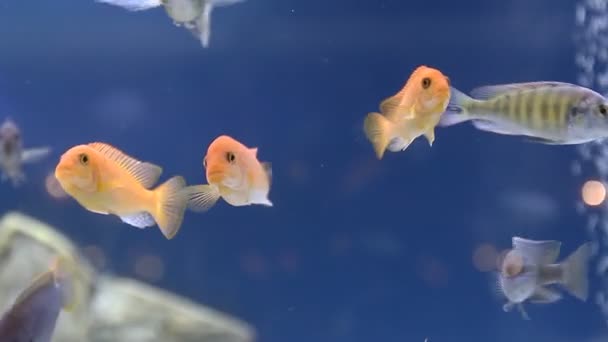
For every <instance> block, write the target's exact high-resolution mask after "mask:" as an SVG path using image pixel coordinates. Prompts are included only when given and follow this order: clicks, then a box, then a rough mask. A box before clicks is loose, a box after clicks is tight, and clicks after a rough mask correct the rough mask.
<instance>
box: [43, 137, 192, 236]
mask: <svg viewBox="0 0 608 342" xmlns="http://www.w3.org/2000/svg"><path fill="white" fill-rule="evenodd" d="M161 173H162V169H161V168H160V167H158V166H156V165H153V164H150V163H145V162H141V161H138V160H136V159H134V158H132V157H130V156H128V155H126V154H124V153H123V152H121V151H119V150H118V149H116V148H114V147H112V146H110V145H107V144H104V143H99V142H95V143H91V144H87V145H78V146H75V147H72V148H71V149H69V150H68V151H67V152H65V153H64V154H63V155H62V156H61V160H60V161H59V164H58V165H57V167H56V169H55V177H56V178H57V180H58V181H59V184H60V185H61V187H62V188H63V190H65V192H67V193H68V194H69V195H70V196H72V197H73V198H74V199H76V201H78V203H80V204H81V205H82V206H83V207H85V208H86V209H87V210H89V211H92V212H95V213H98V214H105V215H108V214H112V215H116V216H119V217H120V219H121V220H122V221H123V222H125V223H128V224H130V225H132V226H135V227H138V228H146V227H151V226H154V225H155V224H157V225H158V226H159V227H160V230H161V232H162V233H163V234H164V235H165V237H166V238H167V239H171V238H173V237H174V236H175V234H177V231H178V230H179V228H180V226H181V224H182V220H183V217H184V212H185V210H186V207H187V205H188V197H187V196H185V194H183V192H182V189H183V188H184V187H185V186H186V183H185V181H184V179H183V178H182V177H181V176H175V177H173V178H171V179H169V180H168V181H167V182H166V183H164V184H162V185H160V186H159V187H157V188H155V189H153V190H150V188H151V187H152V186H153V185H154V184H155V183H156V182H157V181H158V179H159V177H160V174H161Z"/></svg>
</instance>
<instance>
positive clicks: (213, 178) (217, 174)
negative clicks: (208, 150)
mask: <svg viewBox="0 0 608 342" xmlns="http://www.w3.org/2000/svg"><path fill="white" fill-rule="evenodd" d="M223 179H224V172H222V171H219V170H211V171H209V172H207V182H209V184H219V183H221V182H222V180H223Z"/></svg>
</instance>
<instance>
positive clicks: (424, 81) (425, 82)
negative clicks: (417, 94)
mask: <svg viewBox="0 0 608 342" xmlns="http://www.w3.org/2000/svg"><path fill="white" fill-rule="evenodd" d="M430 86H431V79H430V78H429V77H425V78H423V79H422V88H424V89H427V88H428V87H430Z"/></svg>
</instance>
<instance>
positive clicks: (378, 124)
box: [363, 113, 394, 159]
mask: <svg viewBox="0 0 608 342" xmlns="http://www.w3.org/2000/svg"><path fill="white" fill-rule="evenodd" d="M393 126H394V124H393V123H392V122H391V121H389V120H388V119H387V118H386V117H384V116H383V115H382V114H380V113H369V114H367V117H366V118H365V122H364V123H363V130H364V131H365V136H367V139H368V140H369V141H370V142H371V143H372V145H373V146H374V151H376V157H378V159H382V156H383V155H384V151H386V148H387V147H388V144H389V143H390V142H391V140H392V138H393V136H392V135H393V132H392V131H393Z"/></svg>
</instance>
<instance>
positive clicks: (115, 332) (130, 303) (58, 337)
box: [0, 213, 255, 342]
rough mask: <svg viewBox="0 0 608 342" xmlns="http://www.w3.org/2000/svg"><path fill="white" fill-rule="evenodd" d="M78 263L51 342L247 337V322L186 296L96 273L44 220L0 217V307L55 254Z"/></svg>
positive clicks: (250, 334)
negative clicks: (71, 301)
mask: <svg viewBox="0 0 608 342" xmlns="http://www.w3.org/2000/svg"><path fill="white" fill-rule="evenodd" d="M57 255H61V256H64V257H68V258H71V259H72V260H74V261H75V262H76V264H77V267H76V274H75V275H74V279H75V280H76V282H75V286H74V290H75V295H76V296H77V297H76V300H77V306H76V307H75V309H74V311H73V312H70V313H68V312H62V313H61V314H60V316H59V319H58V321H57V328H56V330H55V335H54V339H53V341H54V342H102V341H103V342H110V341H112V342H114V341H129V342H152V341H163V342H174V341H175V342H177V341H179V342H190V341H192V342H194V341H196V342H250V341H253V340H254V338H255V331H254V329H253V328H252V327H251V326H249V325H248V324H246V323H244V322H241V321H239V320H237V319H235V318H232V317H230V316H228V315H226V314H222V313H220V312H218V311H215V310H213V309H211V308H207V307H204V306H202V305H200V304H196V303H194V302H192V301H190V300H188V299H186V298H183V297H180V296H178V295H175V294H172V293H170V292H167V291H165V290H162V289H159V288H155V287H152V286H150V285H146V284H144V283H141V282H139V281H136V280H133V279H128V278H118V277H114V276H110V275H104V274H98V273H97V272H96V271H95V270H94V269H93V267H92V266H91V264H90V262H89V261H88V260H87V259H86V258H85V257H84V256H83V255H82V254H81V253H80V252H79V250H78V248H77V247H76V246H75V245H74V244H73V243H72V242H71V241H70V240H69V239H67V238H66V237H65V236H63V235H62V234H61V233H59V232H58V231H57V230H55V229H54V228H52V227H50V226H49V225H46V224H45V223H43V222H40V221H37V220H35V219H32V218H30V217H28V216H24V215H22V214H19V213H9V214H7V215H5V216H4V217H3V218H2V219H0V310H2V311H4V310H6V309H8V308H9V307H10V305H12V303H13V301H14V299H15V298H16V297H17V296H18V295H19V293H20V292H21V291H22V290H23V289H25V288H26V287H27V286H28V285H29V284H30V283H31V281H32V279H33V278H35V277H36V276H37V275H38V274H40V273H42V272H44V271H46V270H48V268H49V266H50V262H51V260H52V259H53V257H54V256H57Z"/></svg>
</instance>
